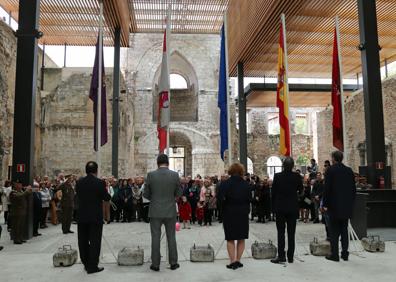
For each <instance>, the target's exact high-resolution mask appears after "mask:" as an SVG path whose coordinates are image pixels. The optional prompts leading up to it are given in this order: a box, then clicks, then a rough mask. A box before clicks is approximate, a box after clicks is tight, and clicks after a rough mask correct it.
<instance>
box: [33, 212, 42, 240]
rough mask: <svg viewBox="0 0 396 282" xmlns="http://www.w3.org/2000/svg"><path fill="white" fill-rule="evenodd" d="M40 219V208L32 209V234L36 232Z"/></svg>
mask: <svg viewBox="0 0 396 282" xmlns="http://www.w3.org/2000/svg"><path fill="white" fill-rule="evenodd" d="M40 219H41V208H36V209H34V210H33V234H38V228H39V225H40Z"/></svg>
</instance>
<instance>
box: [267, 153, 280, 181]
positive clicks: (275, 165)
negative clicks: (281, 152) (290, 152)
mask: <svg viewBox="0 0 396 282" xmlns="http://www.w3.org/2000/svg"><path fill="white" fill-rule="evenodd" d="M281 171H282V160H281V159H280V158H279V157H277V156H272V157H269V158H268V160H267V174H268V177H269V178H271V179H274V175H275V173H277V172H281Z"/></svg>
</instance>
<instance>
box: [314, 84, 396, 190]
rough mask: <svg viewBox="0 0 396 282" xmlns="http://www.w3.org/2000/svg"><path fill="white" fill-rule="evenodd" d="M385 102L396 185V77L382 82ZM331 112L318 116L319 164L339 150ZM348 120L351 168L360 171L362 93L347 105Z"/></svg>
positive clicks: (362, 139)
mask: <svg viewBox="0 0 396 282" xmlns="http://www.w3.org/2000/svg"><path fill="white" fill-rule="evenodd" d="M382 98H383V104H384V123H385V143H386V144H387V145H388V148H389V153H388V160H389V161H388V162H389V164H390V165H391V166H392V178H393V180H392V182H393V185H395V181H396V159H395V157H396V146H395V144H393V143H394V141H395V140H396V122H395V116H396V77H391V78H388V79H386V80H384V81H383V82H382ZM332 115H333V111H332V109H331V108H329V109H326V110H324V111H322V112H320V113H319V115H318V136H320V139H319V146H318V150H319V162H320V164H322V163H323V161H324V160H327V159H330V153H331V152H332V151H333V150H335V148H334V147H333V139H332V138H333V137H332ZM345 116H346V120H345V121H346V133H347V136H346V154H347V158H348V160H347V164H348V165H349V166H351V167H352V168H353V169H354V170H355V171H358V168H359V165H360V164H361V161H360V157H359V150H358V146H359V144H360V143H362V142H365V139H366V137H365V134H366V133H365V122H364V100H363V91H362V90H358V91H357V92H355V93H354V94H353V95H352V97H350V98H348V99H347V102H346V104H345Z"/></svg>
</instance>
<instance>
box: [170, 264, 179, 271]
mask: <svg viewBox="0 0 396 282" xmlns="http://www.w3.org/2000/svg"><path fill="white" fill-rule="evenodd" d="M179 267H180V264H178V263H175V264H172V265H171V266H170V269H171V270H176V269H178V268H179Z"/></svg>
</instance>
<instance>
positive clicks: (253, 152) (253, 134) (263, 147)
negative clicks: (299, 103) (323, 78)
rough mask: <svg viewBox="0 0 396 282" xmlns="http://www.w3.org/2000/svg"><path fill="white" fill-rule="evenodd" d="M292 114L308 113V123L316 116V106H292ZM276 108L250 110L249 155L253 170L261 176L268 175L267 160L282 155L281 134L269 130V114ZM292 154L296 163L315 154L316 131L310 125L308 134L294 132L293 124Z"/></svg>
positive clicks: (275, 110)
mask: <svg viewBox="0 0 396 282" xmlns="http://www.w3.org/2000/svg"><path fill="white" fill-rule="evenodd" d="M290 111H291V116H295V115H296V114H302V113H304V114H307V121H308V123H309V122H310V121H311V120H312V119H313V117H314V116H316V112H317V111H318V109H316V108H292V109H291V110H290ZM276 112H277V109H275V108H262V109H252V110H250V111H249V118H248V120H249V129H250V133H248V157H249V158H250V159H251V160H252V162H253V172H254V173H255V174H257V175H259V176H264V175H267V160H268V158H270V157H272V156H276V157H280V154H279V134H278V135H273V134H269V132H268V116H269V114H270V113H271V114H273V113H276ZM291 131H292V155H293V158H294V159H295V161H296V163H297V164H298V165H300V162H301V160H303V159H310V158H312V157H313V156H314V147H313V145H314V131H315V130H313V128H310V127H309V126H308V129H307V134H296V133H293V124H292V129H291Z"/></svg>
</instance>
